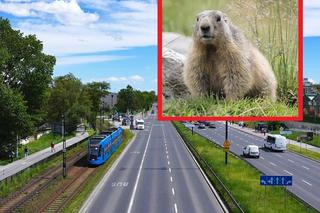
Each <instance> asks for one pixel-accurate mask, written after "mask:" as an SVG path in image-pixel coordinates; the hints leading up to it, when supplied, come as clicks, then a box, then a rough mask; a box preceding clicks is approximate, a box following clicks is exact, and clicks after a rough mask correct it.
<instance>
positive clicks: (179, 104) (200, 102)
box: [163, 97, 298, 116]
mask: <svg viewBox="0 0 320 213" xmlns="http://www.w3.org/2000/svg"><path fill="white" fill-rule="evenodd" d="M163 114H164V115H167V116H297V115H298V108H297V107H296V106H288V105H287V104H285V103H281V102H276V103H272V102H270V101H268V100H265V99H242V100H238V101H234V102H231V101H226V100H217V99H216V98H207V97H197V98H188V99H176V100H171V101H168V102H165V103H164V105H163Z"/></svg>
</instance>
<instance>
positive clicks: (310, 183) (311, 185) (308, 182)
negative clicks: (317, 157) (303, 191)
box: [302, 179, 312, 186]
mask: <svg viewBox="0 0 320 213" xmlns="http://www.w3.org/2000/svg"><path fill="white" fill-rule="evenodd" d="M302 182H304V183H306V184H308V185H309V186H312V184H311V183H309V182H307V181H305V180H303V179H302Z"/></svg>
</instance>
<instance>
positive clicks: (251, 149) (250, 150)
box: [242, 145, 260, 158]
mask: <svg viewBox="0 0 320 213" xmlns="http://www.w3.org/2000/svg"><path fill="white" fill-rule="evenodd" d="M242 153H243V156H246V157H255V158H259V157H260V151H259V147H258V146H256V145H247V146H245V147H243V151H242Z"/></svg>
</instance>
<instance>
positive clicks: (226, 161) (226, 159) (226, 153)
mask: <svg viewBox="0 0 320 213" xmlns="http://www.w3.org/2000/svg"><path fill="white" fill-rule="evenodd" d="M225 141H226V142H227V141H228V121H226V140H225ZM225 164H226V165H227V164H228V151H226V150H225Z"/></svg>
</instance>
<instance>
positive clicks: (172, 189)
mask: <svg viewBox="0 0 320 213" xmlns="http://www.w3.org/2000/svg"><path fill="white" fill-rule="evenodd" d="M171 191H172V194H173V195H174V188H173V187H172V188H171Z"/></svg>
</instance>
